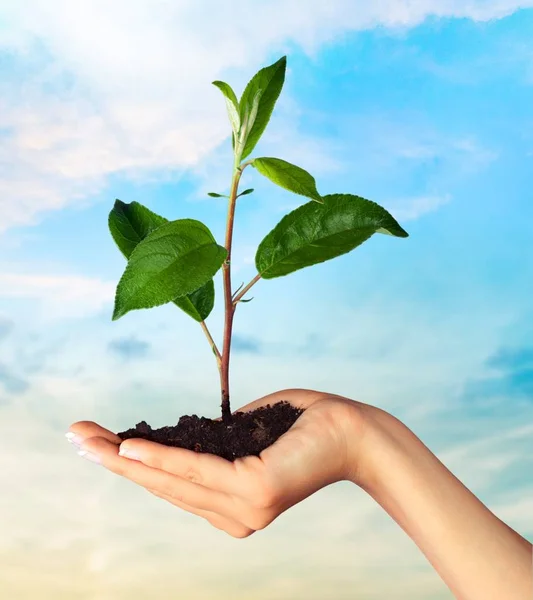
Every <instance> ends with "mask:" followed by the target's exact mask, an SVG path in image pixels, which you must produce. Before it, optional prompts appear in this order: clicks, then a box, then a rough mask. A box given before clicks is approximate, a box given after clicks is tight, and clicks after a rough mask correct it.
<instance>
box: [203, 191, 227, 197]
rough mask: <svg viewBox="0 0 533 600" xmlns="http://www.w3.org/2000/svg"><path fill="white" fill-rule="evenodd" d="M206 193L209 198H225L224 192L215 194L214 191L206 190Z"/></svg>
mask: <svg viewBox="0 0 533 600" xmlns="http://www.w3.org/2000/svg"><path fill="white" fill-rule="evenodd" d="M207 195H208V196H211V198H227V196H224V194H217V193H216V192H207Z"/></svg>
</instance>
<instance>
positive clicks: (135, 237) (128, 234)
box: [108, 200, 168, 258]
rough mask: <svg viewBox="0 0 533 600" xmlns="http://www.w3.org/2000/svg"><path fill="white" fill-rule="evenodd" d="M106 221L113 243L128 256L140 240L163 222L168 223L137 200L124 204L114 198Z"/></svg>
mask: <svg viewBox="0 0 533 600" xmlns="http://www.w3.org/2000/svg"><path fill="white" fill-rule="evenodd" d="M108 223H109V231H110V232H111V236H112V237H113V239H114V240H115V243H116V244H117V246H118V247H119V249H120V251H121V252H122V254H124V256H125V257H126V258H129V257H130V254H131V253H132V252H133V250H134V249H135V246H137V244H138V243H139V242H140V241H141V240H143V239H144V238H145V237H146V236H147V235H148V234H149V233H151V232H152V231H154V230H155V229H157V228H158V227H160V226H161V225H163V224H164V223H168V220H167V219H165V217H160V216H159V215H156V213H154V212H152V211H151V210H149V209H148V208H146V206H143V205H142V204H139V203H138V202H131V203H130V204H126V203H125V202H122V201H121V200H116V201H115V205H114V207H113V209H112V210H111V212H110V213H109V220H108Z"/></svg>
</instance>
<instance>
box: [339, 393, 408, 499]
mask: <svg viewBox="0 0 533 600" xmlns="http://www.w3.org/2000/svg"><path fill="white" fill-rule="evenodd" d="M353 404H354V411H353V412H354V413H357V414H358V419H357V421H358V423H357V424H356V425H354V426H352V434H351V435H350V436H349V437H348V440H349V441H348V451H347V454H348V464H349V468H348V475H347V479H348V480H349V481H352V482H353V483H355V484H356V485H358V486H359V487H361V488H363V489H364V490H365V491H367V492H368V493H370V494H371V495H375V494H377V493H378V492H379V491H380V488H381V485H382V483H383V481H384V477H385V476H386V471H387V465H389V464H390V463H391V461H392V460H393V458H395V457H396V456H397V455H399V454H401V453H403V452H406V446H407V444H406V440H407V439H408V438H409V437H415V436H414V434H413V433H412V432H411V431H410V429H409V428H408V427H407V426H406V425H404V424H403V423H402V422H401V421H400V420H399V419H397V418H396V417H394V416H393V415H391V414H390V413H388V412H386V411H384V410H382V409H380V408H377V407H375V406H371V405H369V404H363V403H360V402H355V401H354V402H353Z"/></svg>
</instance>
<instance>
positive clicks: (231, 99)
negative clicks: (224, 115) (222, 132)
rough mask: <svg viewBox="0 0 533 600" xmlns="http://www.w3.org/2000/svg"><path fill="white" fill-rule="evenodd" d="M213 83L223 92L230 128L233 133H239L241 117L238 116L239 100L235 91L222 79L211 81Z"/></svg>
mask: <svg viewBox="0 0 533 600" xmlns="http://www.w3.org/2000/svg"><path fill="white" fill-rule="evenodd" d="M213 85H215V86H216V87H217V88H218V89H219V90H220V91H221V92H222V93H223V94H224V98H225V99H226V109H227V111H228V117H229V121H230V123H231V128H232V129H233V132H234V133H235V135H237V134H238V133H239V130H240V128H241V118H240V116H239V101H238V100H237V96H236V95H235V92H234V91H233V90H232V89H231V86H230V85H229V84H227V83H225V82H224V81H213Z"/></svg>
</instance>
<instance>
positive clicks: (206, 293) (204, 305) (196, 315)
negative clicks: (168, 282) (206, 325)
mask: <svg viewBox="0 0 533 600" xmlns="http://www.w3.org/2000/svg"><path fill="white" fill-rule="evenodd" d="M173 302H174V304H176V305H177V306H179V307H180V308H181V310H183V311H184V312H186V313H187V314H188V315H189V316H190V317H192V318H193V319H194V320H195V321H198V322H199V323H201V322H202V321H205V320H206V319H207V317H208V316H209V315H210V314H211V311H212V310H213V307H214V306H215V283H214V281H213V279H210V280H209V281H208V282H207V283H206V284H205V285H203V286H202V287H201V288H200V289H198V290H196V291H195V292H192V293H191V294H187V296H183V297H181V298H174V300H173Z"/></svg>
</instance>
